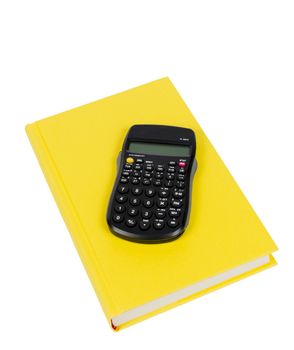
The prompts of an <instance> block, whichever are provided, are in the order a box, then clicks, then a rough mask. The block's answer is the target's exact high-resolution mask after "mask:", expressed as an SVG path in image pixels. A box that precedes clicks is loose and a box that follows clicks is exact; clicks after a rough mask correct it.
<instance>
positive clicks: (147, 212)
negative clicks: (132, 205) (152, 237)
mask: <svg viewBox="0 0 294 350" xmlns="http://www.w3.org/2000/svg"><path fill="white" fill-rule="evenodd" d="M141 215H142V218H144V219H149V218H151V216H152V211H150V210H142V213H141Z"/></svg>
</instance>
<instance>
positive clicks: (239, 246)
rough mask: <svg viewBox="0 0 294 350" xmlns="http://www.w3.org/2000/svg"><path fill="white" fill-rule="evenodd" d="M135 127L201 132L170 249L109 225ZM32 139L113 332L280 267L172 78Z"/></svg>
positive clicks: (57, 122)
mask: <svg viewBox="0 0 294 350" xmlns="http://www.w3.org/2000/svg"><path fill="white" fill-rule="evenodd" d="M134 124H163V125H172V126H180V127H186V128H190V129H192V130H193V131H194V132H195V134H196V139H197V152H196V158H197V162H198V169H197V172H196V175H195V178H194V183H193V192H192V208H191V213H190V222H189V225H188V227H187V229H186V231H185V232H184V234H183V235H182V236H181V237H180V238H178V239H176V240H174V241H171V242H168V243H161V244H140V243H134V242H129V241H126V240H123V239H121V238H118V237H116V236H115V235H113V234H112V233H111V232H110V231H109V228H108V225H107V221H106V212H107V205H108V201H109V197H110V194H111V191H112V187H113V184H114V180H115V177H116V158H117V156H118V153H119V152H120V150H121V147H122V144H123V140H124V138H125V135H126V133H127V131H128V129H129V128H130V127H131V126H132V125H134ZM26 131H27V134H28V137H29V139H30V142H31V144H32V147H33V149H34V151H35V153H36V156H37V158H38V160H39V163H40V166H41V168H42V170H43V172H44V175H45V177H46V180H47V182H48V184H49V186H50V189H51V191H52V193H53V196H54V198H55V200H56V203H57V205H58V207H59V209H60V212H61V214H62V216H63V219H64V221H65V223H66V225H67V227H68V230H69V232H70V234H71V236H72V239H73V241H74V244H75V246H76V249H77V250H78V253H79V255H80V257H81V260H82V262H83V264H84V266H85V269H86V271H87V273H88V275H89V278H90V279H91V282H92V284H93V287H94V289H95V292H96V294H97V296H98V298H99V300H100V302H101V305H102V307H103V310H104V312H105V314H106V317H107V319H108V321H109V323H110V325H111V326H112V328H113V329H115V330H119V329H122V328H124V327H126V326H129V325H131V324H133V323H136V322H138V321H141V320H143V319H146V318H148V317H150V316H153V315H155V314H157V313H159V312H162V311H165V310H167V309H170V308H172V307H174V306H176V305H179V304H181V303H183V302H187V301H189V300H191V299H194V298H196V297H199V296H201V295H203V294H205V293H208V292H210V291H212V290H215V289H217V288H220V287H222V286H225V285H227V284H228V283H232V282H234V281H237V280H239V279H241V278H243V277H246V276H248V275H251V274H253V273H255V272H258V271H260V270H263V269H265V268H268V267H271V266H273V265H275V260H274V258H273V257H272V255H271V254H272V252H274V251H275V250H276V249H277V247H276V245H275V243H274V242H273V240H272V239H271V237H270V236H269V234H268V233H267V231H266V229H265V228H264V226H263V224H262V223H261V221H260V220H259V219H258V217H257V215H256V214H255V212H254V210H253V209H252V207H251V206H250V204H249V203H248V201H247V200H246V198H245V196H244V195H243V193H242V192H241V190H240V188H239V187H238V185H237V184H236V182H235V180H234V179H233V177H232V176H231V174H230V173H229V171H228V169H227V168H226V166H225V165H224V163H223V162H222V160H221V158H220V157H219V155H218V154H217V152H216V151H215V149H214V148H213V146H212V145H211V143H210V142H209V140H208V138H207V137H206V135H205V134H204V132H203V130H202V129H201V127H200V125H199V124H198V123H197V121H196V120H195V118H194V117H193V115H192V114H191V112H190V111H189V109H188V108H187V106H186V105H185V103H184V102H183V100H182V99H181V97H180V96H179V94H178V92H177V91H176V89H175V87H174V86H173V85H172V83H171V81H170V80H169V79H168V78H163V79H160V80H157V81H154V82H151V83H149V84H146V85H143V86H139V87H137V88H135V89H131V90H128V91H125V92H122V93H119V94H117V95H114V96H111V97H108V98H105V99H102V100H99V101H96V102H93V103H90V104H87V105H85V106H82V107H79V108H75V109H73V110H70V111H67V112H64V113H61V114H58V115H56V116H53V117H49V118H46V119H43V120H40V121H37V122H35V123H33V124H30V125H28V126H27V127H26ZM32 219H33V218H32Z"/></svg>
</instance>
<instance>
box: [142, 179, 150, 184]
mask: <svg viewBox="0 0 294 350" xmlns="http://www.w3.org/2000/svg"><path fill="white" fill-rule="evenodd" d="M142 184H143V185H145V186H148V185H150V184H151V181H150V180H149V179H144V180H143V181H142Z"/></svg>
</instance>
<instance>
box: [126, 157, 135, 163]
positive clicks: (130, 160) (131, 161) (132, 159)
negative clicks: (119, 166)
mask: <svg viewBox="0 0 294 350" xmlns="http://www.w3.org/2000/svg"><path fill="white" fill-rule="evenodd" d="M134 161H135V160H134V158H132V157H128V158H127V159H126V162H127V163H134Z"/></svg>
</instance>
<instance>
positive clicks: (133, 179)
mask: <svg viewBox="0 0 294 350" xmlns="http://www.w3.org/2000/svg"><path fill="white" fill-rule="evenodd" d="M131 182H132V184H133V185H138V184H139V183H140V180H139V179H137V178H136V177H134V178H132V181H131Z"/></svg>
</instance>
